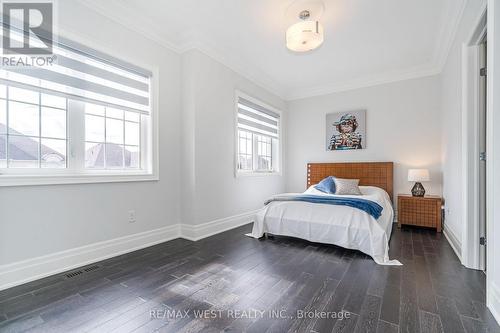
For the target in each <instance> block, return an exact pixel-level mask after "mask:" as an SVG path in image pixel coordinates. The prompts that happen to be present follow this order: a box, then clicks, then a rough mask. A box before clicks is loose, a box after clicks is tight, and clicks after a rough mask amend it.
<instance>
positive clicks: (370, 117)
mask: <svg viewBox="0 0 500 333" xmlns="http://www.w3.org/2000/svg"><path fill="white" fill-rule="evenodd" d="M440 90H441V89H440V81H439V78H438V77H437V76H431V77H425V78H420V79H413V80H407V81H400V82H396V83H390V84H385V85H380V86H375V87H370V88H362V89H357V90H352V91H347V92H340V93H334V94H330V95H325V96H319V97H311V98H306V99H302V100H296V101H292V102H290V103H289V105H288V110H289V112H288V126H287V150H286V155H287V159H286V165H287V178H286V180H287V191H290V192H296V191H303V190H304V188H305V186H306V165H307V163H308V162H337V161H338V162H352V161H365V162H366V161H393V162H394V163H395V165H394V193H395V195H397V193H409V192H410V190H411V188H412V186H413V184H412V183H410V182H408V181H407V170H408V169H409V168H429V169H430V174H431V182H430V183H425V184H424V187H425V188H426V191H427V193H428V194H441V179H442V175H441V130H442V121H441V114H440V113H441V108H440ZM359 109H366V110H367V113H366V122H367V129H366V142H365V146H366V149H362V150H352V151H327V150H326V147H325V116H326V114H327V113H330V112H339V111H349V110H359Z"/></svg>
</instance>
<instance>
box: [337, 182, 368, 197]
mask: <svg viewBox="0 0 500 333" xmlns="http://www.w3.org/2000/svg"><path fill="white" fill-rule="evenodd" d="M358 184H359V179H342V178H335V188H336V190H335V194H338V195H362V194H363V193H361V190H360V189H359V186H358Z"/></svg>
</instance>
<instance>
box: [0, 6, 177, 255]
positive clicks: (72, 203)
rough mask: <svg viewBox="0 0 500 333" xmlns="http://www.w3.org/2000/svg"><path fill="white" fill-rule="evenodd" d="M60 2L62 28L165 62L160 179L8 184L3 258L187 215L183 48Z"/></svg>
mask: <svg viewBox="0 0 500 333" xmlns="http://www.w3.org/2000/svg"><path fill="white" fill-rule="evenodd" d="M59 4H60V6H59V13H60V15H59V17H60V29H59V30H60V34H62V35H69V36H79V39H80V41H81V42H82V43H84V44H86V45H87V46H89V47H93V48H96V49H100V50H102V51H104V52H107V53H109V54H111V55H114V56H116V57H118V58H119V57H122V56H123V58H124V59H125V60H131V61H134V62H135V63H137V64H138V65H143V66H153V67H158V68H159V74H160V82H159V85H160V86H159V92H160V97H159V110H157V111H158V112H159V127H160V128H161V131H160V137H159V147H160V170H159V171H160V181H153V182H139V183H114V184H88V185H57V186H35V187H12V188H7V187H2V188H0V212H1V214H0V219H1V220H0V265H2V264H8V263H12V262H17V261H20V260H24V259H29V258H34V257H38V256H42V255H45V254H50V253H54V252H58V251H63V250H67V249H72V248H75V247H79V246H83V245H87V244H91V243H95V242H99V241H104V240H110V239H114V238H117V237H121V236H125V235H130V234H135V233H139V232H143V231H148V230H152V229H157V228H161V227H164V226H167V225H172V224H177V223H179V217H180V209H179V200H178V193H179V173H180V162H179V157H180V146H179V141H180V128H179V124H180V84H179V82H180V56H179V55H178V54H175V53H173V52H171V51H168V50H166V49H165V48H163V47H160V46H158V45H156V44H155V43H153V42H150V41H148V40H147V39H145V38H144V37H142V36H140V35H138V34H136V33H134V32H132V31H129V30H127V29H126V28H124V27H123V26H121V25H118V24H116V23H114V22H112V21H109V20H108V19H106V18H104V17H102V16H100V15H98V14H97V13H95V12H94V11H92V10H90V9H88V8H86V7H84V6H82V5H80V4H79V3H78V2H77V1H71V2H69V1H59ZM131 209H134V210H135V211H136V214H137V222H136V223H134V224H129V223H128V213H127V212H128V210H131Z"/></svg>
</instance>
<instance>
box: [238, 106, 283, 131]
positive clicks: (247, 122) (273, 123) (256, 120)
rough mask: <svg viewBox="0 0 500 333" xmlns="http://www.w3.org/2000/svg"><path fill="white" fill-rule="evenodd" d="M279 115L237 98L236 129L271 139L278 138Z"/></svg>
mask: <svg viewBox="0 0 500 333" xmlns="http://www.w3.org/2000/svg"><path fill="white" fill-rule="evenodd" d="M279 121H280V115H279V114H278V113H276V112H274V111H271V110H269V109H267V108H265V107H262V106H260V105H257V104H255V103H252V102H250V101H249V100H246V99H244V98H242V97H239V98H238V128H239V129H241V130H245V131H249V132H252V133H255V134H260V135H266V136H270V137H272V138H278V137H279Z"/></svg>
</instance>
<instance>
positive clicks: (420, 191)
mask: <svg viewBox="0 0 500 333" xmlns="http://www.w3.org/2000/svg"><path fill="white" fill-rule="evenodd" d="M411 194H412V195H413V196H414V197H423V196H424V195H425V188H424V187H423V186H422V183H420V182H416V183H415V185H414V186H413V188H412V189H411Z"/></svg>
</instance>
